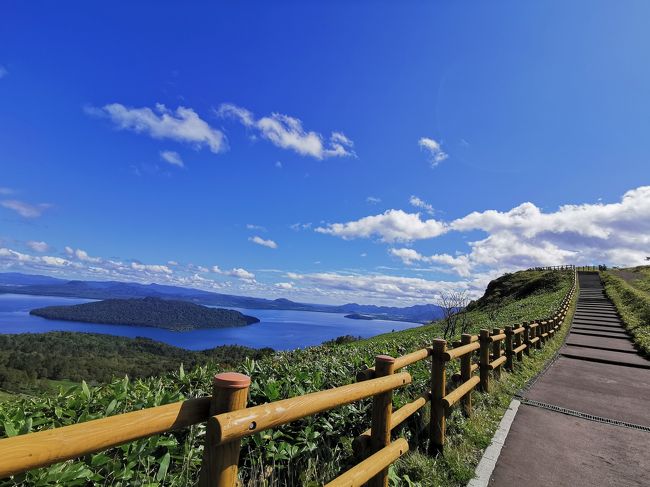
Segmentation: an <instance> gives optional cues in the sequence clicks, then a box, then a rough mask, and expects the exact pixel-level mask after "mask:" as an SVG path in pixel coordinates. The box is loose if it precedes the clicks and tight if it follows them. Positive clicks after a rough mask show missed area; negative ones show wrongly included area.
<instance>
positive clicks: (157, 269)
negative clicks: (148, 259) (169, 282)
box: [131, 262, 172, 274]
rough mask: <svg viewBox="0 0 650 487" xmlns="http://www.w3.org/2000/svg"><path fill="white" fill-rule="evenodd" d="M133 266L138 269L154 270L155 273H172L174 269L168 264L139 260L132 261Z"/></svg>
mask: <svg viewBox="0 0 650 487" xmlns="http://www.w3.org/2000/svg"><path fill="white" fill-rule="evenodd" d="M131 268H132V269H135V270H136V271H146V272H153V273H154V274H171V273H172V270H171V269H170V268H169V267H167V266H166V265H159V264H140V263H139V262H131Z"/></svg>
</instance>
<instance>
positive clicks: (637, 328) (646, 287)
mask: <svg viewBox="0 0 650 487" xmlns="http://www.w3.org/2000/svg"><path fill="white" fill-rule="evenodd" d="M600 275H601V278H602V280H603V283H604V285H605V292H606V293H607V296H608V297H609V298H610V299H611V300H612V302H613V303H614V305H615V306H616V308H617V309H618V311H619V313H620V314H621V318H622V319H623V322H624V323H625V327H626V328H627V329H628V331H629V332H630V334H631V335H632V337H633V339H634V341H635V343H636V344H637V345H638V346H639V349H640V350H641V351H642V352H643V353H644V354H646V355H650V266H641V267H634V268H631V269H622V270H613V271H606V272H601V274H600Z"/></svg>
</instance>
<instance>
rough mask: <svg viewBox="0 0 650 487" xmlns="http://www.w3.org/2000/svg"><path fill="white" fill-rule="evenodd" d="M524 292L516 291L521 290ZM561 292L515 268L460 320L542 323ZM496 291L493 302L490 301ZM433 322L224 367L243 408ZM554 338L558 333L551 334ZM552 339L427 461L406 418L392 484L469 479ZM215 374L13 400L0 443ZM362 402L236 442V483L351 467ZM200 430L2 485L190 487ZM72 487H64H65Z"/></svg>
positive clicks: (356, 366)
mask: <svg viewBox="0 0 650 487" xmlns="http://www.w3.org/2000/svg"><path fill="white" fill-rule="evenodd" d="M528 283H534V284H530V285H529V288H528V290H527V291H526V292H521V289H522V285H523V286H524V287H525V286H526V285H527V284H528ZM570 286H571V274H570V273H568V272H567V273H557V272H555V273H552V272H541V271H525V272H518V273H515V274H510V275H506V276H504V277H502V278H501V279H499V280H498V285H497V284H492V285H491V286H490V287H489V288H488V292H487V293H486V296H485V297H484V298H483V299H481V300H478V301H477V302H475V303H473V304H472V305H471V306H470V307H469V311H468V313H467V323H468V324H469V331H470V332H476V331H478V330H479V329H480V328H493V327H497V326H500V327H503V326H504V325H508V324H514V323H517V322H520V321H523V320H533V319H538V318H542V317H545V316H547V315H549V314H550V313H551V311H552V310H553V309H554V308H555V307H556V306H557V305H558V304H559V303H560V301H561V300H562V298H563V297H564V295H565V293H566V292H567V291H568V289H569V288H570ZM497 292H498V296H497V295H496V293H497ZM441 327H442V325H441V324H440V323H434V324H430V325H425V326H421V327H418V328H412V329H409V330H405V331H402V332H395V333H389V334H385V335H380V336H377V337H374V338H371V339H367V340H360V341H354V342H351V343H346V344H335V343H333V344H328V345H322V346H318V347H312V348H309V349H305V350H296V351H291V352H278V353H274V354H270V355H267V356H265V357H262V358H260V359H259V360H252V359H246V360H244V361H242V362H241V363H239V364H237V365H235V366H234V367H231V369H235V370H237V371H239V372H242V373H245V374H247V375H249V376H251V378H252V386H251V398H250V403H249V404H260V403H264V402H269V401H274V400H277V399H281V398H286V397H291V396H296V395H300V394H304V393H307V392H313V391H317V390H322V389H326V388H330V387H335V386H340V385H344V384H347V383H351V382H354V380H355V375H356V373H357V372H358V371H359V370H361V369H362V368H364V367H366V366H370V365H372V364H373V361H374V357H375V355H377V354H382V353H385V354H390V355H393V356H398V355H401V354H404V353H408V352H410V351H414V350H416V349H419V348H422V347H424V346H427V345H429V344H430V343H431V342H432V340H433V339H434V338H436V337H439V336H441ZM563 332H564V331H563ZM560 342H561V338H559V339H555V340H554V341H553V342H552V343H551V344H550V345H549V346H547V347H545V348H544V349H542V350H540V351H533V354H532V357H531V359H529V360H526V361H525V362H523V364H519V365H518V367H517V369H516V371H515V372H514V373H512V374H508V373H505V374H504V375H503V378H502V380H501V381H499V382H496V383H495V384H494V387H493V393H491V394H490V395H489V396H487V395H486V396H484V395H482V394H480V393H477V392H475V393H473V397H474V399H473V401H474V405H475V413H474V415H473V416H472V418H470V419H466V418H463V417H462V416H461V415H460V414H458V412H457V411H454V412H453V413H452V416H451V418H450V419H449V422H448V431H447V434H448V436H447V439H448V448H446V450H445V453H444V456H442V457H439V458H436V459H431V458H429V457H427V456H426V455H424V454H422V453H421V452H424V451H426V440H425V438H426V434H423V428H424V427H425V423H426V418H427V416H428V413H427V411H423V412H422V413H421V415H419V416H417V415H416V416H415V417H414V418H411V419H410V420H409V421H407V423H405V425H404V426H402V427H400V428H401V431H400V432H399V433H400V434H401V435H402V436H405V437H406V438H407V439H410V440H411V441H410V443H411V448H412V452H411V453H409V454H408V455H407V456H406V457H405V458H403V459H402V460H400V461H399V462H398V463H397V465H396V466H395V467H393V468H391V476H392V480H391V482H392V483H393V485H423V486H424V485H427V486H428V485H432V486H433V485H444V486H446V485H464V484H465V483H466V482H467V481H468V480H469V479H470V478H471V476H472V475H473V468H474V466H475V465H476V464H477V463H478V460H479V459H480V455H481V452H482V450H483V449H484V448H485V447H486V446H487V445H488V444H489V442H490V439H491V437H492V434H493V432H494V431H495V429H496V427H497V425H498V422H499V420H500V418H501V416H502V415H503V412H504V411H505V409H506V408H507V406H508V404H509V402H510V400H511V398H512V396H513V395H514V393H515V392H516V391H517V390H518V389H519V388H520V387H522V386H523V385H524V384H525V383H526V381H527V380H528V379H530V378H531V377H533V376H534V375H535V374H536V373H537V372H538V371H539V370H541V368H542V367H543V366H544V364H545V362H546V361H547V360H548V359H549V358H550V357H551V356H552V355H553V353H554V351H555V350H556V349H557V348H558V347H559V344H560ZM429 367H430V365H429V363H428V362H427V361H422V362H419V363H418V364H415V365H413V366H410V367H409V372H410V373H411V375H412V376H413V383H412V385H411V386H409V387H408V388H404V389H400V390H397V391H396V392H395V395H394V403H395V406H396V407H399V406H400V405H402V404H404V403H406V402H408V401H409V400H411V399H413V398H414V397H416V396H418V395H420V394H421V393H422V392H424V391H425V390H426V389H427V388H428V382H429V379H430V372H429ZM221 370H222V367H220V366H217V365H215V364H214V363H207V364H205V365H199V366H196V367H194V368H192V369H191V370H188V371H187V372H186V371H184V370H183V369H180V370H179V371H177V372H174V373H170V374H165V375H162V376H160V377H154V378H148V379H140V380H129V379H127V378H124V379H120V378H116V379H115V380H113V381H112V382H110V383H108V384H106V385H103V386H99V387H88V386H86V384H85V383H83V384H82V385H81V386H78V387H73V388H70V389H67V390H63V389H62V390H61V391H60V392H59V394H57V395H54V396H48V397H36V398H23V399H19V400H16V401H12V402H9V403H5V404H2V405H0V434H2V435H9V436H11V435H14V434H21V433H26V432H28V431H35V430H40V429H43V428H48V427H53V426H61V425H66V424H72V423H76V422H79V421H85V420H89V419H94V418H100V417H103V416H106V415H111V414H119V413H122V412H127V411H133V410H138V409H141V408H144V407H151V406H156V405H160V404H165V403H169V402H173V401H179V400H182V399H186V398H189V397H196V396H205V395H208V394H210V390H211V385H210V384H211V378H212V376H213V375H214V374H215V373H217V372H219V371H221ZM369 418H370V401H364V402H361V403H355V404H352V405H349V406H345V407H341V408H337V409H335V410H333V411H330V412H328V413H323V414H319V415H316V416H314V417H310V418H305V419H304V420H301V421H298V422H295V423H292V424H290V425H287V426H285V427H282V428H279V429H276V430H273V431H267V432H262V433H260V434H257V435H255V436H252V437H250V438H247V439H245V440H244V441H243V451H242V456H241V458H242V462H243V464H242V466H241V475H242V477H243V480H244V485H318V484H320V483H322V482H324V481H327V480H328V479H331V478H332V477H334V476H335V475H337V474H338V473H340V471H341V470H343V469H345V468H346V467H347V466H349V465H351V464H352V463H354V461H353V458H352V452H351V442H352V439H353V438H354V437H356V436H357V435H358V434H359V433H361V432H362V431H364V430H365V429H366V428H368V427H369ZM204 433H205V426H204V425H198V426H195V427H193V428H190V429H187V430H184V431H179V432H175V433H168V434H164V435H160V436H158V437H154V438H149V439H144V440H139V441H136V442H133V443H130V444H129V445H126V446H123V447H121V448H114V449H112V450H110V451H107V452H103V453H99V454H95V455H89V456H88V457H86V458H83V459H79V460H76V461H71V462H67V463H65V464H63V465H55V466H52V467H49V468H45V469H41V470H36V471H32V472H29V473H28V474H26V475H24V476H21V477H17V478H15V479H11V480H5V481H0V486H2V485H55V484H56V482H57V481H59V482H60V481H61V479H62V478H65V479H66V480H65V484H66V485H123V486H127V485H148V486H154V485H175V486H181V485H182V486H184V485H191V484H192V483H194V482H195V480H196V479H197V476H198V471H199V468H200V462H201V451H202V445H203V436H204ZM75 482H76V483H75Z"/></svg>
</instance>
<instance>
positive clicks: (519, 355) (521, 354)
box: [515, 325, 524, 362]
mask: <svg viewBox="0 0 650 487" xmlns="http://www.w3.org/2000/svg"><path fill="white" fill-rule="evenodd" d="M515 326H516V327H517V328H519V327H520V326H521V325H515ZM520 346H521V333H517V334H516V335H515V348H518V347H520ZM516 355H517V362H521V361H522V360H523V359H524V352H517V354H516Z"/></svg>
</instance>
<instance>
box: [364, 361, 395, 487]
mask: <svg viewBox="0 0 650 487" xmlns="http://www.w3.org/2000/svg"><path fill="white" fill-rule="evenodd" d="M394 372H395V359H394V358H393V357H391V356H389V355H377V356H376V357H375V377H384V376H387V375H391V374H393V373H394ZM392 413H393V391H392V390H390V391H386V392H383V393H381V394H377V395H376V396H374V397H373V398H372V423H371V425H372V426H371V428H372V429H371V434H370V445H371V448H372V452H373V453H377V452H378V451H379V450H381V449H382V448H384V447H386V446H388V445H390V431H391V428H390V423H391V415H392ZM368 485H369V486H370V487H388V468H385V469H383V470H382V471H381V472H379V473H378V474H377V475H375V476H374V477H373V478H372V479H370V481H369V482H368Z"/></svg>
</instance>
